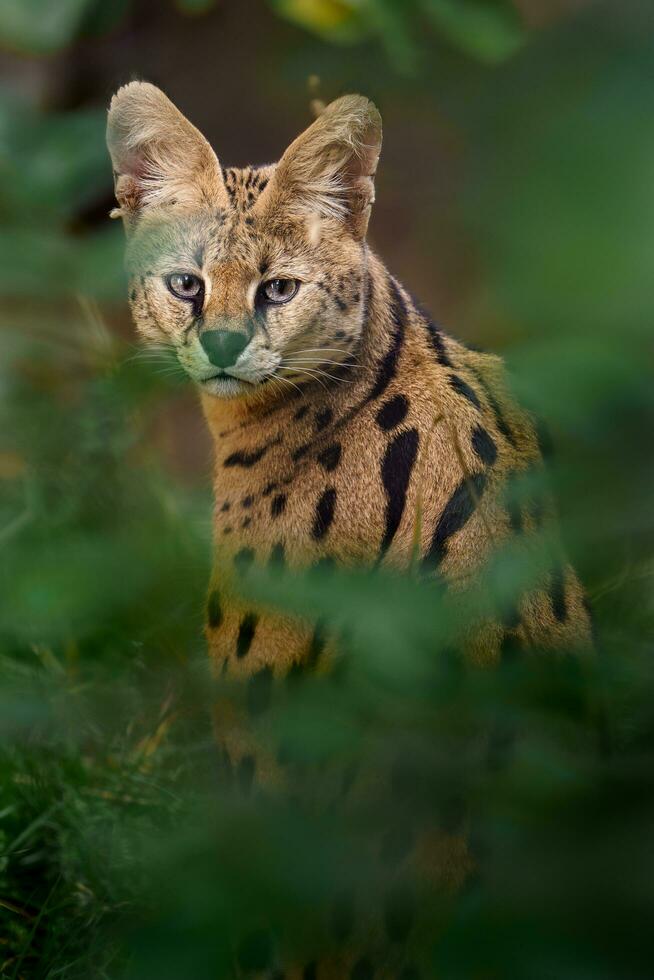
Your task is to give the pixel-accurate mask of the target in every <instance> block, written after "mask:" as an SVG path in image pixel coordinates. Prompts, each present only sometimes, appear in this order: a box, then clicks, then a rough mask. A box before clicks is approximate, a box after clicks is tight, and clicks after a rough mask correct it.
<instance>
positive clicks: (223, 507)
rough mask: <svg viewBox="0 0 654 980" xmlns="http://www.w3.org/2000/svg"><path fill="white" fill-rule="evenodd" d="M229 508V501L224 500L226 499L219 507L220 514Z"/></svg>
mask: <svg viewBox="0 0 654 980" xmlns="http://www.w3.org/2000/svg"><path fill="white" fill-rule="evenodd" d="M229 508H230V503H229V500H226V501H225V503H224V504H223V505H222V507H221V508H220V512H221V514H226V513H227V511H228V510H229Z"/></svg>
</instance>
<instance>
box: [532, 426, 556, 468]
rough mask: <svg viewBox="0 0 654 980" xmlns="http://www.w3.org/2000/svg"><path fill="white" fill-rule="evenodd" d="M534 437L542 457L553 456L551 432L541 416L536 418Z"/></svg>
mask: <svg viewBox="0 0 654 980" xmlns="http://www.w3.org/2000/svg"><path fill="white" fill-rule="evenodd" d="M536 439H537V440H538V448H539V450H540V454H541V456H542V457H543V459H544V460H548V459H551V458H552V457H553V456H554V443H553V441H552V433H551V432H550V430H549V428H548V427H547V425H546V423H545V422H544V421H543V419H541V418H537V419H536Z"/></svg>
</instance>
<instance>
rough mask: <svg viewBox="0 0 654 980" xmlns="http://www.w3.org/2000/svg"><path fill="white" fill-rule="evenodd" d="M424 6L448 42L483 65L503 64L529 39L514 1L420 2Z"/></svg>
mask: <svg viewBox="0 0 654 980" xmlns="http://www.w3.org/2000/svg"><path fill="white" fill-rule="evenodd" d="M421 4H422V8H423V10H424V11H425V13H426V15H427V16H428V18H429V19H430V20H431V22H432V23H433V24H434V26H435V27H436V28H437V29H438V30H439V31H440V32H441V33H442V34H443V35H444V36H445V37H446V38H447V39H448V41H450V42H452V43H453V44H455V45H456V46H457V47H459V48H461V49H462V50H463V51H465V52H466V53H468V54H471V55H474V56H475V57H476V58H479V59H480V60H481V61H485V62H488V63H490V64H493V63H497V62H500V61H503V60H504V59H505V58H508V57H510V56H511V55H512V54H514V53H515V52H516V51H517V50H518V48H519V47H520V46H521V45H522V44H523V43H524V41H525V39H526V31H525V29H524V27H523V26H522V22H521V18H520V15H519V13H518V11H517V9H516V6H515V4H514V3H513V0H421Z"/></svg>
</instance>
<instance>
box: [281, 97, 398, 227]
mask: <svg viewBox="0 0 654 980" xmlns="http://www.w3.org/2000/svg"><path fill="white" fill-rule="evenodd" d="M381 141H382V121H381V116H380V114H379V111H378V110H377V107H376V106H375V105H374V104H373V103H372V102H371V101H370V100H369V99H366V98H364V97H363V96H361V95H346V96H343V98H340V99H337V100H336V101H335V102H332V103H331V104H330V105H328V106H327V107H326V108H325V109H324V111H323V112H322V113H321V115H320V116H319V117H318V119H316V121H315V122H314V123H313V124H312V125H311V126H310V127H309V128H308V129H307V130H306V131H305V132H304V133H302V135H301V136H299V137H298V138H297V139H296V140H295V141H294V142H293V143H291V145H290V147H289V148H288V150H287V151H286V153H285V154H284V155H283V157H282V159H281V160H280V162H279V164H278V165H277V169H276V172H275V177H274V191H276V192H277V195H281V196H282V197H283V198H284V206H285V208H286V210H287V212H290V213H299V214H311V215H316V214H317V215H319V216H321V217H326V218H338V219H340V220H342V221H344V222H346V223H348V224H349V225H350V226H351V228H352V230H353V232H354V233H355V234H356V235H357V236H358V237H364V236H365V233H366V229H367V225H368V219H369V217H370V210H371V207H372V204H373V202H374V198H375V190H374V177H375V173H376V170H377V163H378V161H379V155H380V152H381ZM274 191H273V188H271V195H272V193H273V192H274Z"/></svg>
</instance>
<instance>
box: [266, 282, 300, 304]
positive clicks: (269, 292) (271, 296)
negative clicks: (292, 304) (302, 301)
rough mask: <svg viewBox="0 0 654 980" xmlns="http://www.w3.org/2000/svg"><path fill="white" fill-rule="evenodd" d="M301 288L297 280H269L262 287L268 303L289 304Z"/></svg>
mask: <svg viewBox="0 0 654 980" xmlns="http://www.w3.org/2000/svg"><path fill="white" fill-rule="evenodd" d="M299 288H300V284H299V282H298V281H297V279H269V280H268V282H264V284H263V286H262V287H261V290H262V297H263V299H264V300H265V302H267V303H288V301H289V300H290V299H293V297H294V296H295V294H296V293H297V291H298V289H299Z"/></svg>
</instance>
